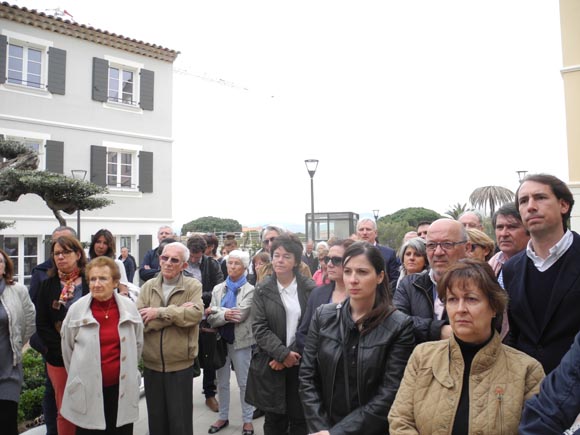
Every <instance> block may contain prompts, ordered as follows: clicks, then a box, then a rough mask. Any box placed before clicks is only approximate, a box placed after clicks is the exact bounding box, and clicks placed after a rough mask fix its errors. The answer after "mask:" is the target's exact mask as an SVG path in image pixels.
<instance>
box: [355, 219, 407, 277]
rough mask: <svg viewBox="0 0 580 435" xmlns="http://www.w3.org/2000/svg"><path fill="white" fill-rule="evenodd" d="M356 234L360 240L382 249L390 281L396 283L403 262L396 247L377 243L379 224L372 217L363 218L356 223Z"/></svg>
mask: <svg viewBox="0 0 580 435" xmlns="http://www.w3.org/2000/svg"><path fill="white" fill-rule="evenodd" d="M356 234H357V236H358V238H359V240H364V241H365V242H369V243H370V244H371V245H374V246H376V247H377V248H379V251H381V254H382V255H383V258H384V259H385V267H386V269H387V274H388V275H389V282H391V283H396V282H397V280H398V279H399V275H400V274H401V270H400V269H401V262H400V261H399V259H398V258H397V253H396V252H395V250H394V249H392V248H389V247H388V246H383V245H379V244H378V243H377V224H376V223H375V221H374V220H372V219H368V218H367V219H361V220H360V221H358V223H357V225H356Z"/></svg>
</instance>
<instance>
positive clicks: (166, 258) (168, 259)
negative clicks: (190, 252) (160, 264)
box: [159, 255, 181, 264]
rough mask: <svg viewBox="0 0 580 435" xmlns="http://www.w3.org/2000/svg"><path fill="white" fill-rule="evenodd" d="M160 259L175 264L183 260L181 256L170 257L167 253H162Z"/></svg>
mask: <svg viewBox="0 0 580 435" xmlns="http://www.w3.org/2000/svg"><path fill="white" fill-rule="evenodd" d="M159 259H160V260H161V261H165V262H167V261H169V262H171V263H173V264H179V263H181V260H180V259H179V258H174V257H168V256H167V255H160V256H159Z"/></svg>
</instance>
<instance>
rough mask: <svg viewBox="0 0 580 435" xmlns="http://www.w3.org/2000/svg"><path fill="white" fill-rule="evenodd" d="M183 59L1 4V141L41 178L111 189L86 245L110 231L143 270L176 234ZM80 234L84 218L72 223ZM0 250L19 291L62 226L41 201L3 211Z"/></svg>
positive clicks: (29, 199) (92, 216) (84, 234)
mask: <svg viewBox="0 0 580 435" xmlns="http://www.w3.org/2000/svg"><path fill="white" fill-rule="evenodd" d="M177 55H178V52H176V51H174V50H170V49H167V48H163V47H159V46H156V45H152V44H148V43H145V42H142V41H136V40H133V39H129V38H126V37H123V36H118V35H115V34H111V33H108V32H106V31H102V30H99V29H94V28H92V27H87V26H84V25H79V24H76V23H72V22H70V21H65V20H62V19H60V18H54V17H50V16H47V15H45V14H43V13H38V12H36V11H34V10H27V9H26V8H19V7H16V6H10V5H8V4H7V3H2V4H0V136H2V137H3V138H4V139H11V140H18V141H20V142H23V143H25V144H27V145H29V146H30V147H32V148H33V149H35V150H36V151H38V153H39V157H40V158H39V162H40V163H39V170H46V171H51V172H56V173H61V174H64V175H67V176H71V177H72V171H81V172H80V174H83V171H86V172H84V173H85V174H86V179H87V180H90V181H92V182H93V183H96V184H99V185H103V186H107V187H108V189H109V194H108V195H107V197H109V198H110V199H111V200H113V201H114V204H113V205H110V206H108V207H106V208H103V209H100V210H93V211H83V212H81V222H80V223H81V242H90V238H91V234H94V233H95V232H96V231H98V230H99V229H101V228H107V229H108V230H110V231H111V232H112V233H113V234H114V235H115V237H116V242H117V246H116V252H117V255H118V253H119V252H120V248H121V247H123V246H127V247H129V250H130V252H131V253H132V254H133V255H134V256H135V258H137V259H138V261H140V259H142V257H143V255H144V253H145V252H146V251H147V250H148V249H150V248H151V246H156V244H157V240H156V233H157V229H158V227H159V226H161V225H171V224H172V221H173V218H172V202H171V172H172V171H171V159H172V131H171V128H172V92H173V62H174V61H175V58H176V57H177ZM63 216H64V217H65V218H66V219H67V224H68V225H69V226H71V227H73V228H77V215H76V214H74V215H71V216H69V215H67V214H64V213H63ZM0 220H1V221H9V222H15V224H14V225H13V226H12V227H10V228H8V229H5V230H3V231H1V232H0V247H2V248H3V249H4V250H6V251H7V252H8V253H9V255H10V256H11V257H12V259H13V260H14V262H15V266H16V269H17V270H16V273H17V275H18V279H19V281H20V282H23V283H25V284H27V283H28V280H29V277H30V273H31V271H32V268H33V267H34V266H35V265H36V264H39V263H41V262H43V261H44V260H45V258H46V250H47V248H48V244H47V243H46V242H45V241H46V240H47V238H49V237H50V234H51V232H52V231H53V229H54V228H56V227H57V226H58V225H59V224H58V221H57V220H56V219H55V217H54V215H53V214H52V212H51V211H50V209H49V208H48V207H47V206H46V205H45V203H44V202H43V201H42V199H41V198H40V197H38V196H36V195H25V196H21V197H20V199H19V200H18V201H17V202H9V201H3V202H0Z"/></svg>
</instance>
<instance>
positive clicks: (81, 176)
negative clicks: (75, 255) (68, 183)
mask: <svg viewBox="0 0 580 435" xmlns="http://www.w3.org/2000/svg"><path fill="white" fill-rule="evenodd" d="M71 173H72V177H73V178H74V179H75V180H80V181H85V177H86V176H87V171H85V170H84V169H72V170H71ZM77 238H78V241H79V242H80V241H81V211H80V209H77Z"/></svg>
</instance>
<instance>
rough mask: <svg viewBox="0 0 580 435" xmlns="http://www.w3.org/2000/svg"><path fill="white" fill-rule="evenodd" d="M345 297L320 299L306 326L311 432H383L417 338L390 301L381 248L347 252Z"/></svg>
mask: <svg viewBox="0 0 580 435" xmlns="http://www.w3.org/2000/svg"><path fill="white" fill-rule="evenodd" d="M342 265H343V276H344V278H343V279H344V284H345V286H346V290H347V294H348V295H349V297H348V299H347V300H346V301H345V302H344V303H339V304H336V303H334V304H328V305H322V306H321V307H320V308H319V309H318V310H317V311H316V314H315V315H314V317H313V318H312V322H311V325H310V330H309V332H308V336H307V338H306V346H305V348H304V354H303V359H302V366H301V367H300V397H301V399H302V404H303V407H304V415H305V416H306V422H307V424H308V431H309V433H310V434H316V435H329V434H330V433H333V434H334V433H337V434H365V435H367V434H368V435H373V434H377V435H378V434H386V433H389V426H388V422H387V414H388V412H389V409H390V407H391V404H392V403H393V400H394V399H395V394H396V392H397V388H398V386H399V382H400V381H401V378H402V377H403V371H404V370H405V365H406V364H407V360H408V359H409V355H411V351H412V350H413V346H414V344H415V340H414V337H413V323H412V321H411V319H410V318H409V317H407V316H406V315H404V314H402V313H401V312H399V311H397V310H396V309H395V307H394V306H393V304H392V302H391V297H390V293H389V290H388V284H387V277H386V271H385V260H384V259H383V256H382V255H381V251H379V249H377V248H376V247H375V246H373V245H371V244H369V243H367V242H357V243H355V244H353V245H352V246H350V247H349V248H347V249H346V251H345V252H344V260H343V262H342Z"/></svg>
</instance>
